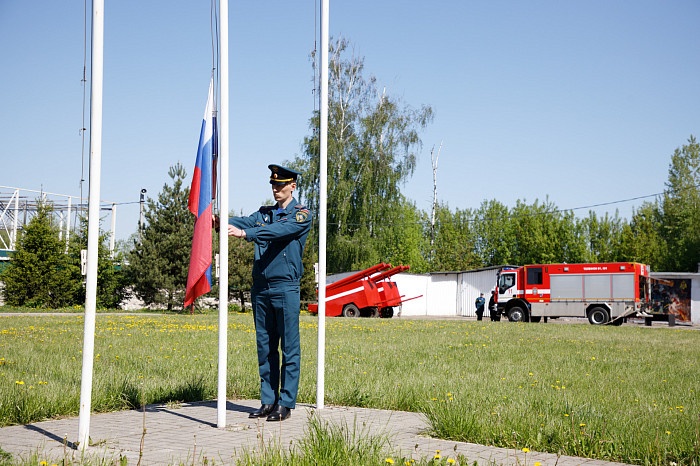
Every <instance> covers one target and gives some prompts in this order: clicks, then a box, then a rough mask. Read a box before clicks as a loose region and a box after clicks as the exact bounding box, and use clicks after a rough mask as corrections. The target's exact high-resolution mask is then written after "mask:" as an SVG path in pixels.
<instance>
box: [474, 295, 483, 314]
mask: <svg viewBox="0 0 700 466" xmlns="http://www.w3.org/2000/svg"><path fill="white" fill-rule="evenodd" d="M485 303H486V300H485V299H484V293H481V295H480V296H479V297H478V298H476V301H474V305H475V306H476V320H481V319H482V317H483V316H484V304H485Z"/></svg>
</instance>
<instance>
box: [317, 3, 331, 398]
mask: <svg viewBox="0 0 700 466" xmlns="http://www.w3.org/2000/svg"><path fill="white" fill-rule="evenodd" d="M329 1H330V0H321V76H320V78H321V114H320V117H321V121H320V123H321V128H320V129H321V134H320V137H321V140H320V143H321V147H320V150H321V152H320V158H321V160H320V173H319V175H320V190H321V193H320V194H321V195H320V198H319V232H318V358H317V360H318V365H317V368H316V374H317V376H316V379H317V380H316V408H317V409H323V408H324V393H325V369H326V224H327V222H328V215H327V206H326V203H327V202H328V167H327V165H328V18H329V13H328V8H329Z"/></svg>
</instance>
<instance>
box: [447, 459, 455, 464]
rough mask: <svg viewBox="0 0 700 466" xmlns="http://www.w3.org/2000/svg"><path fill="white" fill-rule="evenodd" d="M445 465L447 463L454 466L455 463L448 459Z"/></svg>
mask: <svg viewBox="0 0 700 466" xmlns="http://www.w3.org/2000/svg"><path fill="white" fill-rule="evenodd" d="M447 463H448V464H455V463H456V461H455V460H453V459H452V458H450V459H448V460H447Z"/></svg>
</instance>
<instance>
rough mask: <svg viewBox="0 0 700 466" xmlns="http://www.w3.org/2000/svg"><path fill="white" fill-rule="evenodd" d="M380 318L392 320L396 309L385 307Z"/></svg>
mask: <svg viewBox="0 0 700 466" xmlns="http://www.w3.org/2000/svg"><path fill="white" fill-rule="evenodd" d="M379 317H383V318H385V319H391V318H392V317H394V308H393V307H391V306H389V307H383V308H382V310H381V311H380V313H379Z"/></svg>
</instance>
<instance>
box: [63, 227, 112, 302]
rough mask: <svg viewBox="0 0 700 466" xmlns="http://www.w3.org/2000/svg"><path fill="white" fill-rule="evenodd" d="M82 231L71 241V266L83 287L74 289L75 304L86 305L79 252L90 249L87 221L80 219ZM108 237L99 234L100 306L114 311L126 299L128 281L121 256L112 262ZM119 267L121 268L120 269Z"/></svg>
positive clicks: (74, 277)
mask: <svg viewBox="0 0 700 466" xmlns="http://www.w3.org/2000/svg"><path fill="white" fill-rule="evenodd" d="M81 225H82V228H81V229H80V231H78V232H77V234H74V235H72V236H71V238H70V245H69V247H68V264H69V270H70V274H71V278H72V280H73V281H75V282H76V283H78V284H80V285H79V286H77V287H76V289H75V294H74V296H73V303H76V304H85V282H84V280H83V279H84V277H83V275H82V274H81V270H80V250H81V249H86V248H87V242H88V237H87V231H88V229H87V219H82V220H81ZM108 241H109V236H108V235H106V234H105V233H104V232H102V231H101V232H100V237H99V239H98V242H97V244H98V253H97V297H96V304H97V307H101V308H110V309H114V308H117V307H118V306H119V303H120V302H121V301H122V299H124V297H125V296H126V291H125V290H126V280H125V277H124V272H123V270H122V269H121V262H122V261H121V253H119V252H117V253H116V256H115V257H116V260H113V259H112V255H111V254H110V251H109V247H108V246H107V242H108ZM118 265H119V267H118Z"/></svg>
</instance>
